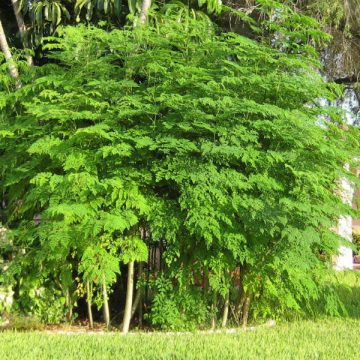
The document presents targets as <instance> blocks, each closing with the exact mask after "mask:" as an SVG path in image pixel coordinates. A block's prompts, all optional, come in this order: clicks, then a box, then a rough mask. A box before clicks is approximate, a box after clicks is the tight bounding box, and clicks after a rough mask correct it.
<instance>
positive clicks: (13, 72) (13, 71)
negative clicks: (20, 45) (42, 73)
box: [0, 20, 21, 88]
mask: <svg viewBox="0 0 360 360" xmlns="http://www.w3.org/2000/svg"><path fill="white" fill-rule="evenodd" d="M0 47H1V50H2V52H3V53H4V56H5V60H6V62H7V63H8V64H9V73H10V76H11V77H13V78H14V79H17V81H16V87H17V88H20V87H21V82H20V80H19V71H18V69H17V67H16V65H15V63H14V61H13V57H12V55H11V51H10V47H9V44H8V42H7V39H6V35H5V32H4V28H3V26H2V22H1V20H0Z"/></svg>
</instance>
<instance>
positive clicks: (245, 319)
mask: <svg viewBox="0 0 360 360" xmlns="http://www.w3.org/2000/svg"><path fill="white" fill-rule="evenodd" d="M250 300H251V298H250V295H246V298H245V302H244V308H243V312H242V324H241V325H242V327H243V328H246V326H247V323H248V319H249V309H250Z"/></svg>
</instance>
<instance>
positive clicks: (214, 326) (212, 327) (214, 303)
mask: <svg viewBox="0 0 360 360" xmlns="http://www.w3.org/2000/svg"><path fill="white" fill-rule="evenodd" d="M216 303H217V296H216V292H214V297H213V303H212V304H211V312H212V317H211V330H215V328H216Z"/></svg>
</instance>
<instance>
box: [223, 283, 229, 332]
mask: <svg viewBox="0 0 360 360" xmlns="http://www.w3.org/2000/svg"><path fill="white" fill-rule="evenodd" d="M229 299H230V290H229V291H228V292H227V294H226V296H225V303H224V312H223V318H222V323H221V326H222V327H223V328H225V327H226V325H227V321H228V316H229Z"/></svg>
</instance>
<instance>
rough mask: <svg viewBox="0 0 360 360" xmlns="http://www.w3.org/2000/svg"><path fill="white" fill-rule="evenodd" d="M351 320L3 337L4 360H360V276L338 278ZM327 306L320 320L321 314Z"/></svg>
mask: <svg viewBox="0 0 360 360" xmlns="http://www.w3.org/2000/svg"><path fill="white" fill-rule="evenodd" d="M331 281H332V283H333V284H334V285H335V286H336V289H337V293H338V294H339V296H340V298H341V300H342V302H343V304H344V307H345V309H346V312H347V316H348V317H347V318H326V317H325V316H323V317H322V319H321V320H318V321H298V322H289V323H284V324H278V325H276V326H274V327H271V328H266V327H261V326H259V327H255V328H254V329H253V330H246V331H244V330H241V329H238V330H237V331H236V333H212V334H211V333H194V334H188V333H182V334H166V333H161V332H153V333H149V334H144V333H143V334H141V333H131V334H129V335H127V336H123V335H121V334H120V333H93V334H90V333H87V334H86V333H85V334H84V333H83V334H74V333H71V334H59V333H58V334H49V333H46V332H40V331H39V332H11V331H9V332H3V333H1V332H0V360H20V359H21V360H43V359H46V360H47V359H54V360H58V359H66V360H73V359H74V360H75V359H76V360H82V359H84V360H85V359H86V360H92V359H100V360H106V359H112V360H113V359H124V360H127V359H129V360H136V359H146V360H152V359H156V360H157V359H216V360H223V359H224V360H227V359H247V360H248V359H250V360H251V359H276V360H282V359H287V360H288V359H306V360H308V359H331V360H338V359H339V360H352V359H357V360H359V359H360V272H353V271H349V272H341V273H338V274H337V276H336V277H335V278H333V279H332V280H331ZM321 307H322V306H321V305H320V306H319V309H318V310H319V314H321V310H322V309H321Z"/></svg>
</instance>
